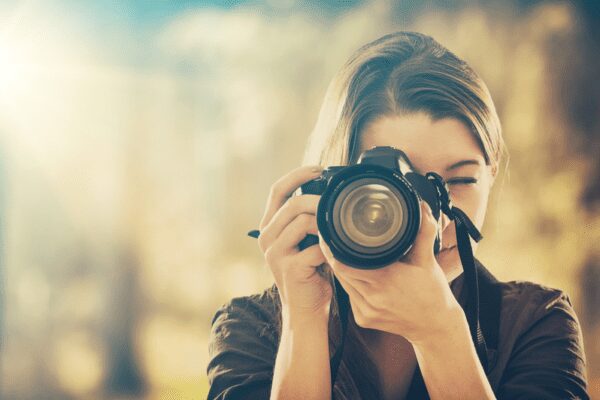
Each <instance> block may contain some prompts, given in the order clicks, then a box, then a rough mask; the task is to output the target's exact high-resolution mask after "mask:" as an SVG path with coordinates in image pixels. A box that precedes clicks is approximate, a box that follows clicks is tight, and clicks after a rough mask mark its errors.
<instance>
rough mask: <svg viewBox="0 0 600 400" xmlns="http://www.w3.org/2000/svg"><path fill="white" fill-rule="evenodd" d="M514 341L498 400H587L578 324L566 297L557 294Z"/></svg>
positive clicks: (583, 358)
mask: <svg viewBox="0 0 600 400" xmlns="http://www.w3.org/2000/svg"><path fill="white" fill-rule="evenodd" d="M534 321H535V322H534V323H533V324H532V325H531V326H530V328H528V329H527V330H526V331H525V332H524V333H523V334H522V335H521V336H520V337H519V338H518V339H517V341H516V342H515V346H514V348H513V352H512V354H511V357H510V359H509V361H508V364H507V366H506V369H505V371H504V375H503V376H502V379H501V381H500V384H499V388H498V391H497V394H498V399H511V400H519V399H561V400H565V399H586V400H587V399H589V395H588V394H587V389H586V386H587V383H586V372H585V355H584V349H583V340H582V335H581V330H580V326H579V321H578V319H577V316H576V314H575V311H574V310H573V307H572V305H571V301H570V299H569V297H568V296H567V295H566V294H564V293H563V292H561V291H556V292H555V293H554V295H553V296H552V299H551V300H550V301H547V302H544V304H543V305H542V306H541V307H540V308H539V309H538V310H537V312H536V313H535V318H534Z"/></svg>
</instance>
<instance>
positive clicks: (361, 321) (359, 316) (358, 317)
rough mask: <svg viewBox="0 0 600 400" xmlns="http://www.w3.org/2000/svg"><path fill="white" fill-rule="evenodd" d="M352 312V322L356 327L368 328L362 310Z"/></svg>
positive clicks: (367, 321)
mask: <svg viewBox="0 0 600 400" xmlns="http://www.w3.org/2000/svg"><path fill="white" fill-rule="evenodd" d="M352 311H353V313H354V321H355V322H356V325H358V326H360V327H361V328H368V327H369V326H370V321H369V318H367V316H366V315H365V314H364V313H363V312H362V310H358V309H357V310H356V311H354V309H353V310H352Z"/></svg>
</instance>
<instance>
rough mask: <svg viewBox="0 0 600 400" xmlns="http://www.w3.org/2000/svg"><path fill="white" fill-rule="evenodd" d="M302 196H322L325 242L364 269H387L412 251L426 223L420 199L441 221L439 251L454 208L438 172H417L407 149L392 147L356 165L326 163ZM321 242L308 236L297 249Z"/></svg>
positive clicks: (380, 149)
mask: <svg viewBox="0 0 600 400" xmlns="http://www.w3.org/2000/svg"><path fill="white" fill-rule="evenodd" d="M299 194H316V195H321V199H320V201H319V205H318V209H317V225H318V228H319V232H320V233H321V236H322V237H323V240H325V242H326V243H327V244H328V245H329V247H330V248H331V252H332V253H333V255H334V257H335V258H336V259H337V260H339V261H341V262H343V263H344V264H347V265H349V266H352V267H354V268H360V269H377V268H382V267H384V266H386V265H388V264H391V263H392V262H394V261H397V260H399V259H401V258H402V257H404V256H405V255H406V254H407V253H408V252H409V251H410V249H411V248H412V246H413V244H414V242H415V239H416V236H417V233H418V232H419V228H420V225H421V208H420V204H419V201H420V200H424V201H426V202H427V203H428V204H429V206H430V207H431V211H432V214H433V216H434V217H435V219H436V220H437V221H438V228H437V234H436V238H435V241H434V246H433V251H434V253H435V254H437V253H438V252H439V248H440V242H441V234H442V233H441V214H442V212H445V210H448V209H449V208H451V205H450V196H449V194H448V187H447V186H446V183H445V182H444V180H443V179H442V178H441V177H440V176H439V175H438V174H436V173H434V172H428V173H426V174H425V175H421V174H419V173H417V172H415V170H414V168H413V166H412V164H411V163H410V160H409V158H408V156H407V155H406V154H405V153H404V152H403V151H401V150H398V149H395V148H393V147H387V146H385V147H384V146H382V147H374V148H372V149H370V150H366V151H365V152H363V153H362V154H361V155H360V157H359V160H358V162H357V163H356V164H354V165H350V166H330V167H327V168H326V169H324V170H323V172H322V174H321V175H320V176H319V177H317V178H315V179H313V180H311V181H308V182H306V183H305V184H303V185H302V186H300V189H299ZM316 243H318V237H317V236H315V235H311V234H309V235H307V236H306V237H305V238H304V239H303V240H302V241H301V242H300V243H299V245H298V247H299V248H300V249H301V250H302V249H304V248H306V247H308V246H311V245H314V244H316Z"/></svg>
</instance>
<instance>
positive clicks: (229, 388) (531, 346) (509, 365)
mask: <svg viewBox="0 0 600 400" xmlns="http://www.w3.org/2000/svg"><path fill="white" fill-rule="evenodd" d="M476 264H477V268H478V270H479V279H478V281H479V282H480V285H479V286H480V291H482V290H485V291H487V290H491V291H494V290H496V291H497V293H498V294H499V297H498V299H499V301H498V302H496V303H494V302H492V303H491V304H492V305H490V304H481V303H482V301H485V300H486V294H485V293H486V292H482V293H481V294H480V309H481V312H487V313H490V312H491V313H493V314H495V315H496V317H495V318H496V319H497V320H496V324H495V327H496V328H495V331H496V332H495V333H494V332H490V329H489V328H488V329H487V331H486V327H485V326H482V328H483V329H484V335H490V334H491V335H492V336H494V335H495V336H496V339H492V340H491V341H492V346H491V348H489V350H488V358H489V360H490V366H489V369H488V371H487V378H488V380H489V382H490V385H491V387H492V389H493V391H494V393H495V394H496V397H497V398H498V399H510V400H518V399H561V400H565V399H589V396H588V395H587V391H586V385H587V384H586V374H585V356H584V349H583V339H582V336H581V330H580V326H579V322H578V319H577V316H576V315H575V312H574V310H573V307H572V305H571V302H570V300H569V297H568V296H567V295H566V294H565V293H563V292H562V291H561V290H558V289H552V288H549V287H545V286H542V285H538V284H535V283H531V282H525V281H511V282H499V281H497V280H496V279H495V278H494V277H493V276H492V275H491V274H490V273H489V271H487V269H485V267H484V266H483V265H481V264H480V263H479V262H476ZM450 286H451V289H452V292H453V293H454V295H455V296H456V298H457V300H458V301H459V303H460V304H461V305H462V306H463V307H464V306H465V305H466V302H467V298H468V296H467V295H466V287H465V289H464V290H463V287H464V279H463V275H462V274H461V275H460V276H459V277H458V278H456V279H455V280H454V281H453V282H452V283H451V285H450ZM276 290H277V289H276V287H275V286H273V287H271V288H269V289H267V290H265V291H264V292H263V293H262V294H257V295H252V296H247V297H240V298H236V299H233V300H232V301H231V302H230V303H229V304H227V305H225V306H223V307H222V308H221V309H219V310H218V311H217V313H216V315H215V317H214V318H213V322H212V331H211V338H210V343H209V354H210V361H209V364H208V379H209V382H210V392H209V394H208V398H209V399H210V400H212V399H223V400H224V399H228V400H232V399H248V400H250V399H268V398H269V394H270V389H271V382H272V377H273V366H274V364H275V356H276V354H277V348H278V343H279V330H278V329H277V327H278V322H277V321H278V318H279V315H278V312H279V311H278V310H279V303H278V301H279V298H278V295H277V293H276ZM498 304H499V306H498ZM490 307H491V308H490ZM488 319H489V318H488ZM492 325H494V324H492ZM417 368H418V367H417ZM417 375H420V374H416V373H415V377H413V383H412V384H411V390H410V391H409V398H415V399H416V398H419V399H420V398H426V395H425V396H422V395H418V394H416V393H420V392H419V390H415V389H416V388H417V386H418V383H417V381H416V376H417ZM421 384H422V381H421ZM423 390H424V387H423ZM333 397H334V399H361V398H365V397H364V396H362V397H361V395H360V391H359V388H358V387H357V385H356V384H355V382H354V380H353V378H352V374H351V373H350V371H348V369H347V367H346V365H345V363H344V361H343V360H342V363H341V365H340V368H339V372H338V376H337V379H336V382H335V385H334V395H333Z"/></svg>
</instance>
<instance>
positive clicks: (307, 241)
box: [298, 233, 319, 251]
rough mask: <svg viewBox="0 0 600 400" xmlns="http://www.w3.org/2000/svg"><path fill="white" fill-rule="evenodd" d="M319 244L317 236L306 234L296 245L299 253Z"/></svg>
mask: <svg viewBox="0 0 600 400" xmlns="http://www.w3.org/2000/svg"><path fill="white" fill-rule="evenodd" d="M317 243H319V237H318V236H317V235H312V234H310V233H309V234H308V235H306V236H305V237H304V239H302V240H301V241H300V243H298V248H299V249H300V251H302V250H304V249H306V248H307V247H310V246H313V245H315V244H317Z"/></svg>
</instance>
